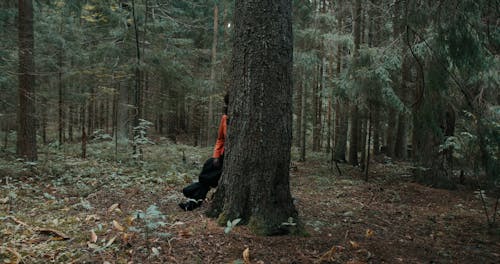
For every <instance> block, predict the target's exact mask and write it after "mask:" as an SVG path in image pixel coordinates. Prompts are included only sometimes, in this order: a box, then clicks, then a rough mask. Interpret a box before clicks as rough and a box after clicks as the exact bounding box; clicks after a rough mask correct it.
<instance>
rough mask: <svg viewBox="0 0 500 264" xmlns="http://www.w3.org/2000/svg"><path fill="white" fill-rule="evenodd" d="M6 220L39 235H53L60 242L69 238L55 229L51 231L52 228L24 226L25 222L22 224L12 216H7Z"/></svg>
mask: <svg viewBox="0 0 500 264" xmlns="http://www.w3.org/2000/svg"><path fill="white" fill-rule="evenodd" d="M7 219H10V220H12V221H13V222H14V223H16V224H18V225H21V226H24V227H26V228H27V229H29V230H32V231H35V232H38V233H40V234H46V235H54V236H56V237H58V238H60V239H61V240H68V239H70V237H69V236H68V235H66V234H65V233H63V232H61V231H58V230H55V229H52V228H41V227H36V226H35V227H32V226H30V225H28V224H26V223H25V222H23V221H21V220H19V219H17V218H15V217H13V216H8V217H7Z"/></svg>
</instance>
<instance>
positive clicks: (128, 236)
mask: <svg viewBox="0 0 500 264" xmlns="http://www.w3.org/2000/svg"><path fill="white" fill-rule="evenodd" d="M133 236H134V234H129V233H123V234H122V241H123V243H124V244H128V243H130V240H131V239H132V237H133Z"/></svg>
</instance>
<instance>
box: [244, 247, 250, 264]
mask: <svg viewBox="0 0 500 264" xmlns="http://www.w3.org/2000/svg"><path fill="white" fill-rule="evenodd" d="M243 261H245V264H250V249H249V248H246V249H245V250H243Z"/></svg>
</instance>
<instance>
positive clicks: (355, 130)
mask: <svg viewBox="0 0 500 264" xmlns="http://www.w3.org/2000/svg"><path fill="white" fill-rule="evenodd" d="M354 11H355V13H354V53H353V61H354V62H353V63H354V64H357V63H358V62H357V60H358V56H359V55H358V53H359V45H360V41H361V12H362V9H361V0H356V1H355V9H354ZM358 111H359V110H358V106H357V104H356V102H352V106H351V132H350V137H349V143H350V144H349V163H350V164H351V165H353V166H357V165H358V136H359V113H358Z"/></svg>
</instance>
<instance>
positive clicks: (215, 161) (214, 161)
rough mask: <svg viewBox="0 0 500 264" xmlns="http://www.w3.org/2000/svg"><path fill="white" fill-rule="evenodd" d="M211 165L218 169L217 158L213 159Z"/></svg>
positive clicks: (218, 161)
mask: <svg viewBox="0 0 500 264" xmlns="http://www.w3.org/2000/svg"><path fill="white" fill-rule="evenodd" d="M212 165H213V166H214V167H216V168H218V167H220V160H219V159H218V158H215V159H214V160H213V163H212Z"/></svg>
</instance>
